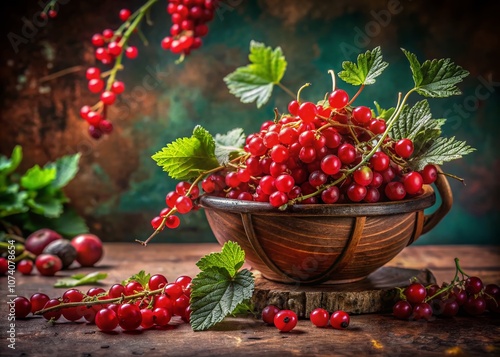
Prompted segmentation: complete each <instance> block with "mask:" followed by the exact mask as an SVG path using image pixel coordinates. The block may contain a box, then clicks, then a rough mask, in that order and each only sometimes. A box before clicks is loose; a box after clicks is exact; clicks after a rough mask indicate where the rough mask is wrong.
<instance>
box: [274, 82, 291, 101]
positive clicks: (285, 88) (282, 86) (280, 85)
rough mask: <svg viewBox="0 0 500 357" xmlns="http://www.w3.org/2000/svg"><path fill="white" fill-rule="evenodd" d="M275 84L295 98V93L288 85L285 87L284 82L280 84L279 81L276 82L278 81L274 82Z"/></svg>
mask: <svg viewBox="0 0 500 357" xmlns="http://www.w3.org/2000/svg"><path fill="white" fill-rule="evenodd" d="M276 85H277V86H278V87H280V88H281V89H283V90H284V91H285V93H287V94H288V95H290V96H291V97H292V98H293V99H295V94H294V93H293V92H292V91H291V90H290V89H289V88H288V87H286V86H285V85H284V84H282V83H281V82H278V83H276Z"/></svg>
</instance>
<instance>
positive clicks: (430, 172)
mask: <svg viewBox="0 0 500 357" xmlns="http://www.w3.org/2000/svg"><path fill="white" fill-rule="evenodd" d="M420 175H422V180H423V181H424V184H426V185H430V184H431V183H434V181H436V179H437V175H438V171H437V168H436V166H434V165H431V164H429V165H426V166H425V167H424V168H423V170H422V171H420Z"/></svg>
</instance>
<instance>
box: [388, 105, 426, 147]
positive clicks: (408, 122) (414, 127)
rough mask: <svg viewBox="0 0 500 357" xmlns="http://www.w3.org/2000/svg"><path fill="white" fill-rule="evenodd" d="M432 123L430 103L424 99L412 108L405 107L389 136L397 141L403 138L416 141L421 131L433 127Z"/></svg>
mask: <svg viewBox="0 0 500 357" xmlns="http://www.w3.org/2000/svg"><path fill="white" fill-rule="evenodd" d="M431 122H432V114H431V109H430V107H429V102H428V101H427V100H425V99H424V100H422V101H420V102H417V103H416V104H415V105H414V106H413V107H411V108H410V107H408V106H405V107H404V108H403V110H402V111H401V114H400V116H399V118H398V119H397V120H396V122H395V123H394V125H393V127H392V128H391V131H390V133H389V134H390V135H391V137H392V138H393V139H396V140H398V139H403V138H408V139H410V140H414V139H415V137H416V136H417V135H418V134H419V133H420V132H421V131H424V130H425V129H426V128H429V127H431V126H433V124H432V123H431Z"/></svg>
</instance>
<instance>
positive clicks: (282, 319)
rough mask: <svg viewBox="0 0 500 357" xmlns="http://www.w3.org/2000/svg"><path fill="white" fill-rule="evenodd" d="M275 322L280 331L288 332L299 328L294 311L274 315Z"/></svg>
mask: <svg viewBox="0 0 500 357" xmlns="http://www.w3.org/2000/svg"><path fill="white" fill-rule="evenodd" d="M273 322H274V326H276V328H277V329H278V330H280V331H282V332H288V331H291V330H293V328H294V327H295V326H297V315H296V314H295V312H293V311H292V310H281V311H279V312H278V313H277V314H276V315H274V320H273Z"/></svg>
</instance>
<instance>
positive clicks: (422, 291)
mask: <svg viewBox="0 0 500 357" xmlns="http://www.w3.org/2000/svg"><path fill="white" fill-rule="evenodd" d="M461 310H462V311H463V312H465V313H466V314H468V315H472V316H477V315H481V314H482V313H484V312H485V311H486V310H489V311H490V312H493V313H499V312H500V287H499V286H498V285H495V284H488V285H486V286H484V285H483V282H482V281H481V279H480V278H478V277H475V276H471V277H468V278H467V279H466V280H464V281H460V282H459V283H456V284H450V285H443V286H441V287H440V286H439V285H437V284H432V285H429V286H427V287H425V286H423V285H422V284H420V283H417V282H415V283H412V284H410V285H409V286H408V287H407V288H406V289H404V291H403V293H402V300H399V301H398V302H396V304H395V305H394V307H393V315H394V316H395V317H396V318H398V319H403V320H427V321H428V320H430V319H431V318H432V316H433V315H436V316H444V317H453V316H456V315H457V314H458V313H459V312H460V311H461Z"/></svg>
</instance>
